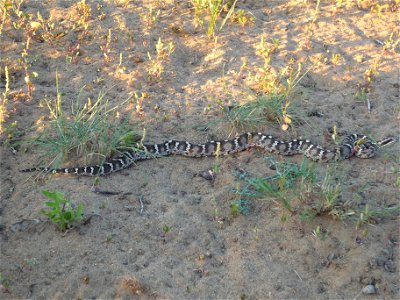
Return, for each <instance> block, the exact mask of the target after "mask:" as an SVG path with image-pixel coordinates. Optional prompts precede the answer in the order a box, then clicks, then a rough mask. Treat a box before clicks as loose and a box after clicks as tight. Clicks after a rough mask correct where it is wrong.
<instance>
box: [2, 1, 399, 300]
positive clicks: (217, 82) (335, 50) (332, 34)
mask: <svg viewBox="0 0 400 300" xmlns="http://www.w3.org/2000/svg"><path fill="white" fill-rule="evenodd" d="M88 3H89V5H90V7H91V16H90V18H89V20H88V24H89V28H88V31H89V33H90V34H89V37H88V38H86V39H85V40H84V41H83V42H82V44H81V45H80V55H79V56H76V57H75V58H74V60H73V61H72V62H71V63H69V62H67V61H66V55H67V54H68V53H74V52H73V49H74V47H76V44H77V39H78V37H79V30H71V28H72V24H73V23H74V22H75V20H74V15H73V12H74V9H75V7H76V4H75V3H74V1H54V0H48V1H43V2H41V1H26V2H25V3H24V4H23V5H22V7H21V9H22V10H24V11H25V12H28V13H31V14H32V15H33V16H36V15H37V12H38V11H40V13H41V15H42V16H43V17H44V18H48V17H49V15H50V13H51V14H52V16H53V18H54V20H55V21H56V28H59V29H63V30H66V29H68V30H69V31H68V33H67V34H66V35H65V36H61V37H60V38H58V39H55V40H54V41H53V44H50V43H48V42H42V41H40V40H32V41H31V44H30V49H29V57H30V58H31V59H32V63H31V69H30V72H36V73H37V74H38V75H39V76H38V77H36V78H33V77H32V78H31V79H32V83H33V85H34V88H35V90H34V92H33V94H32V99H31V100H28V99H27V90H26V84H25V82H24V76H25V73H24V70H23V68H22V67H21V64H18V62H17V61H18V58H19V57H20V56H21V52H22V50H23V49H24V47H25V35H24V31H23V30H19V29H15V28H13V27H12V26H11V24H9V23H7V24H6V25H5V26H4V29H3V33H2V35H1V37H0V38H1V44H0V51H1V54H0V57H1V66H2V74H1V75H2V77H1V79H0V88H1V89H2V90H4V89H5V78H4V72H3V68H4V66H6V65H7V66H8V67H9V70H10V74H11V84H10V89H11V92H12V93H13V95H14V97H13V101H9V103H8V104H7V111H8V118H7V121H6V125H7V124H11V123H12V122H14V121H17V127H18V129H20V130H25V129H28V128H29V127H30V126H32V125H34V124H35V123H36V122H37V121H38V120H39V119H40V118H41V117H42V116H43V115H46V114H47V110H46V109H45V108H43V107H42V106H41V105H40V104H41V103H42V102H41V100H42V99H44V98H48V99H51V98H55V97H56V88H55V78H56V70H58V74H59V84H60V90H61V91H62V93H63V99H64V109H65V110H66V111H68V110H70V108H71V103H72V102H73V101H75V99H76V97H77V95H78V94H79V91H80V90H81V88H82V87H83V86H84V85H85V88H84V89H83V90H82V92H81V98H82V99H86V98H87V97H92V99H93V98H95V97H96V95H97V94H98V93H99V91H101V90H102V89H103V90H104V89H106V90H107V91H108V92H107V98H108V99H110V103H112V104H113V105H118V104H120V103H122V102H123V101H124V100H126V99H127V98H128V97H130V96H132V95H133V92H135V91H136V92H139V93H141V92H143V93H146V94H147V97H146V99H145V101H144V103H143V113H142V114H141V115H140V114H138V113H136V112H135V111H134V110H132V108H129V107H125V106H124V107H122V108H121V111H120V113H121V115H122V116H124V117H126V118H129V119H131V120H132V121H142V122H143V123H142V124H144V125H143V127H145V128H146V132H147V134H146V141H148V142H162V141H164V140H167V139H170V138H174V139H189V140H191V141H195V142H202V141H206V140H209V139H211V138H227V137H228V136H230V137H232V136H234V135H235V134H236V133H239V132H236V131H235V130H232V128H231V127H230V126H229V124H224V123H222V124H221V123H219V125H218V126H216V127H213V126H211V127H210V128H209V130H208V131H201V130H198V128H199V127H201V126H203V125H204V124H210V123H212V122H214V121H216V120H219V119H220V118H221V110H220V109H219V105H231V104H234V103H245V102H246V101H249V100H252V99H255V98H256V97H257V95H259V94H260V93H261V92H262V91H259V90H257V89H256V88H254V86H253V85H252V84H251V82H250V75H249V72H253V71H254V70H257V67H262V65H263V60H262V58H261V57H260V56H259V55H257V53H256V52H257V51H256V49H257V45H259V43H260V38H261V36H262V35H263V36H264V37H265V39H266V40H268V41H270V39H271V38H274V39H278V40H279V41H280V44H279V48H278V49H277V51H276V52H275V53H274V54H273V56H272V64H273V65H274V66H276V67H281V66H285V65H287V64H289V63H294V65H296V64H297V63H298V62H302V63H303V64H304V66H311V65H312V66H313V68H312V70H311V71H310V72H309V73H308V74H307V75H306V76H305V77H304V78H303V80H302V81H301V82H300V83H299V84H298V86H297V87H296V93H295V94H294V97H295V99H293V102H296V103H297V105H298V110H299V111H301V112H303V113H304V115H307V114H309V113H310V112H312V111H313V110H318V111H319V112H321V113H322V114H323V116H322V117H317V116H312V114H309V116H308V117H306V120H305V122H304V124H301V125H296V126H295V127H294V128H293V129H292V130H289V132H288V133H285V132H283V131H281V130H280V129H279V126H272V127H270V128H266V127H263V128H260V129H259V130H262V131H264V132H267V133H270V134H274V135H277V136H280V137H282V138H289V137H295V136H299V135H301V136H303V137H308V138H310V139H312V140H314V141H316V142H318V143H321V144H322V143H324V140H323V133H324V131H325V129H326V128H328V127H331V126H333V125H335V124H336V125H337V128H338V132H339V134H341V135H343V134H347V133H352V132H361V133H365V134H369V135H371V136H373V137H374V138H377V139H378V138H382V137H385V136H393V135H397V134H398V133H399V127H398V125H399V108H400V106H399V105H400V104H399V68H398V67H399V65H400V60H399V52H398V49H397V50H396V49H391V48H390V47H388V48H387V49H385V48H384V46H383V45H382V44H381V43H384V42H385V41H387V40H388V39H389V37H390V35H391V34H392V33H393V40H396V39H399V26H398V14H399V11H398V10H397V11H396V10H395V9H394V4H393V3H394V1H386V2H383V1H381V2H376V1H358V4H357V3H356V1H347V2H346V1H343V3H342V7H339V1H337V2H335V1H321V3H320V5H319V7H317V2H316V1H238V3H237V8H240V9H243V10H245V11H246V12H248V13H249V14H251V15H253V16H254V21H253V24H249V25H246V26H244V27H243V26H241V25H239V24H237V23H230V22H229V21H228V22H227V24H226V25H225V27H224V28H223V29H222V31H221V32H220V33H218V39H217V41H215V40H213V39H208V38H207V36H206V35H205V29H202V28H195V26H194V24H193V8H192V5H191V4H189V2H187V1H165V3H164V2H163V1H161V3H158V6H157V2H156V1H100V2H98V3H96V2H91V1H88ZM377 3H380V4H382V5H384V4H388V6H387V7H386V8H387V9H386V8H385V6H383V8H382V9H381V11H380V12H379V9H378V8H379V7H378V6H376V5H377ZM100 4H101V5H100ZM389 4H390V5H389ZM151 5H153V6H154V7H155V8H154V9H155V10H158V9H159V10H160V14H159V16H158V20H157V21H156V22H155V23H154V24H153V25H152V26H148V25H149V24H147V23H146V15H148V13H149V7H150V6H151ZM153 13H154V12H153ZM109 29H111V30H112V38H111V41H110V42H111V46H110V52H109V53H108V56H109V59H108V61H106V59H105V58H104V54H103V53H102V51H101V48H100V46H102V45H104V44H105V41H106V39H107V38H106V37H107V34H108V32H109ZM159 37H161V38H162V40H163V41H165V43H168V42H171V41H172V42H173V43H174V45H175V51H174V52H173V53H172V54H171V56H170V57H169V59H167V60H166V61H165V62H164V68H165V70H164V73H163V74H162V78H161V79H156V80H154V79H150V78H149V77H148V71H147V70H148V68H149V59H148V55H147V52H150V53H151V54H152V55H153V56H154V55H155V50H154V45H155V43H156V42H157V40H158V38H159ZM71 49H72V50H71ZM120 54H121V55H122V57H123V65H124V66H125V69H124V70H122V71H121V69H120V68H119V60H120ZM335 55H339V56H336V57H339V58H340V59H338V61H337V62H335V63H333V62H332V61H333V58H334V57H335ZM244 62H246V68H243V67H242V68H241V66H243V64H244ZM374 66H376V68H375V69H376V70H373V71H374V72H373V76H371V82H368V80H367V79H366V76H365V72H367V71H368V70H371V68H373V67H374ZM367 77H368V76H367ZM363 85H366V88H367V89H368V93H367V98H368V99H369V101H370V102H371V104H372V108H371V111H370V112H369V111H368V108H367V105H366V102H365V101H359V100H357V98H356V97H355V95H356V94H357V91H359V90H360V89H361V88H362V87H363ZM154 107H157V109H154ZM34 134H35V133H34V132H31V131H28V133H27V136H32V135H34ZM22 138H24V137H22ZM5 140H6V138H5V136H3V137H2V141H3V142H4V141H5ZM17 150H18V149H17ZM398 151H399V148H398V145H397V146H393V147H391V148H388V149H387V150H385V151H384V153H381V154H380V155H379V156H378V157H376V158H374V159H370V160H359V159H351V160H349V161H344V162H341V163H340V164H339V166H338V168H339V169H340V172H341V174H343V176H344V180H343V197H345V198H346V199H345V200H352V199H354V198H355V197H356V196H357V197H361V199H362V201H361V202H362V203H361V204H360V205H361V207H362V205H365V204H366V203H370V204H371V205H378V206H379V205H386V206H393V205H396V204H397V205H398V200H399V199H398V188H397V187H396V185H395V182H396V179H397V174H396V170H397V168H398V164H397V156H398ZM267 155H268V154H266V153H262V152H261V151H256V150H254V151H248V152H244V153H240V154H236V155H234V156H229V157H223V158H220V161H219V163H220V171H219V172H218V174H217V176H216V179H215V181H214V182H213V183H210V182H209V181H207V180H205V179H204V178H202V177H200V176H196V175H197V174H198V173H200V172H202V171H206V170H208V169H210V168H211V167H212V165H213V163H214V159H213V158H202V159H190V158H184V157H168V158H164V159H157V160H150V161H145V162H142V163H138V164H137V166H135V167H133V168H130V169H127V170H124V171H122V172H119V173H115V174H113V175H111V176H107V177H104V178H101V180H100V187H101V188H102V189H105V190H111V191H118V192H121V193H120V194H119V195H114V196H112V195H111V196H110V195H109V196H105V195H99V194H96V193H93V192H92V191H91V189H92V185H93V183H94V181H93V178H89V177H74V176H50V175H49V176H45V177H41V179H40V180H35V178H36V177H35V175H36V174H34V175H32V176H31V174H27V173H20V172H18V170H20V169H23V168H26V167H32V166H36V165H37V163H38V156H37V154H36V153H35V152H34V151H32V150H30V149H28V150H27V151H25V152H24V151H14V152H13V151H12V149H11V148H10V147H8V146H7V145H6V144H2V146H1V175H0V176H1V177H0V178H1V202H0V216H1V222H0V238H1V253H0V258H1V261H0V273H1V278H0V279H1V291H0V297H1V298H2V299H7V298H38V299H46V298H60V299H63V298H78V299H83V298H85V299H87V298H92V299H95V298H103V299H104V298H125V299H128V298H132V297H141V298H155V299H161V298H167V299H168V298H169V299H185V298H186V299H196V298H203V299H205V298H207V299H210V298H211V299H222V298H229V299H239V298H240V299H268V298H269V299H288V298H300V299H353V298H355V297H357V299H398V298H399V282H400V281H399V244H398V243H399V219H398V216H396V215H394V216H393V215H392V216H386V217H382V218H378V219H377V220H376V221H377V222H375V224H371V225H368V224H366V225H364V227H363V229H362V230H365V229H367V230H368V234H366V235H362V234H361V231H362V230H358V229H356V226H355V222H354V221H350V220H349V221H347V220H346V221H344V222H341V221H338V220H334V219H332V218H330V217H327V216H325V217H323V216H321V217H317V218H315V219H314V220H312V221H309V222H303V221H300V219H299V217H298V216H297V215H292V216H289V219H288V220H287V221H286V222H282V220H281V215H282V211H283V208H282V207H280V206H278V205H276V203H275V202H273V201H271V199H263V200H253V202H252V209H251V211H250V213H249V214H248V215H241V214H240V215H238V216H236V217H234V216H233V215H232V214H231V209H230V205H231V203H232V201H234V200H235V197H236V196H235V194H234V193H233V192H232V190H233V189H234V188H235V187H236V186H237V185H238V184H240V183H241V182H240V180H239V179H238V178H236V177H235V176H234V171H235V170H237V169H243V170H245V171H246V172H248V173H250V174H253V175H264V176H265V175H272V174H273V170H270V169H269V167H268V163H267V162H266V161H265V160H264V159H263V158H264V157H265V156H267ZM273 157H274V159H275V160H278V161H285V160H290V161H292V162H296V163H300V162H301V160H302V158H301V157H294V158H285V157H277V156H273ZM65 163H66V164H68V163H70V164H71V162H65ZM317 168H318V169H319V171H320V172H321V173H323V172H324V170H326V168H327V166H326V165H323V164H319V165H318V166H317ZM393 170H394V171H393ZM44 189H47V190H53V191H54V190H57V191H60V192H62V193H64V194H65V195H66V197H67V198H68V199H70V200H71V201H73V202H74V203H79V202H81V203H83V204H84V205H85V212H94V213H96V215H94V216H93V217H92V218H91V219H90V222H87V223H86V224H80V225H79V226H77V227H75V228H74V229H72V230H70V231H68V232H67V233H61V232H60V231H58V230H57V229H56V228H55V227H54V226H53V225H51V224H50V223H48V222H40V223H36V222H34V221H32V220H37V219H41V220H44V217H43V215H42V214H41V213H40V212H41V210H42V209H43V208H44V207H45V206H44V202H45V201H46V199H45V198H44V197H43V196H42V194H41V191H42V190H44ZM360 191H361V192H360ZM141 203H143V211H141ZM24 220H25V221H24ZM318 225H319V226H321V228H325V229H326V231H327V234H326V237H325V238H324V239H318V238H316V237H315V236H313V235H312V232H313V230H314V229H315V228H316V227H317V226H318ZM165 226H168V227H169V228H170V231H169V232H167V233H165V232H164V230H163V228H165ZM368 284H371V285H374V286H375V288H376V289H377V294H373V295H366V294H360V292H361V290H362V289H363V288H364V287H365V286H367V285H368Z"/></svg>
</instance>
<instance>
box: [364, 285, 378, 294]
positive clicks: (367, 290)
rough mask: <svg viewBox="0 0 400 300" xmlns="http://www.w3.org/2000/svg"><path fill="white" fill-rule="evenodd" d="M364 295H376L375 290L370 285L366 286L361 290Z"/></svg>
mask: <svg viewBox="0 0 400 300" xmlns="http://www.w3.org/2000/svg"><path fill="white" fill-rule="evenodd" d="M362 292H363V293H364V294H376V288H375V286H373V285H372V284H369V285H367V286H366V287H364V288H363V289H362Z"/></svg>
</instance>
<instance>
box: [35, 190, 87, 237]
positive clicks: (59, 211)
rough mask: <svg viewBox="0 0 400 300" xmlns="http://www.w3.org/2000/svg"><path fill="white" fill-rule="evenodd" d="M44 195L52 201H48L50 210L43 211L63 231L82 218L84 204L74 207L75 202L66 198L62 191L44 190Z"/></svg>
mask: <svg viewBox="0 0 400 300" xmlns="http://www.w3.org/2000/svg"><path fill="white" fill-rule="evenodd" d="M42 193H43V195H44V196H46V197H47V198H49V199H51V200H52V201H48V202H46V205H47V206H48V207H49V209H50V210H48V211H43V214H44V215H45V216H46V217H48V218H49V219H50V221H51V222H52V223H54V224H55V225H56V226H57V227H58V229H60V230H61V231H66V230H67V229H68V228H71V227H72V225H73V224H74V223H75V222H77V221H79V220H81V219H82V215H83V209H84V207H83V204H81V203H80V204H78V206H77V207H74V206H73V204H72V203H71V202H70V201H69V200H67V199H65V197H64V195H63V194H62V193H60V192H49V191H46V190H45V191H42Z"/></svg>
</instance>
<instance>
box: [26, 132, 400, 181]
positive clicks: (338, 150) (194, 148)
mask: <svg viewBox="0 0 400 300" xmlns="http://www.w3.org/2000/svg"><path fill="white" fill-rule="evenodd" d="M393 142H395V139H394V138H392V137H388V138H384V139H382V140H380V141H377V142H374V141H373V140H372V139H370V138H369V137H368V136H366V135H362V134H357V133H353V134H349V135H346V136H345V137H344V138H343V139H342V141H341V143H340V144H338V145H336V147H334V148H332V149H327V148H324V147H322V146H319V145H317V144H314V143H312V142H311V141H310V140H308V139H302V138H299V139H292V140H287V141H285V140H281V139H278V138H276V137H274V136H272V135H267V134H263V133H260V132H258V133H252V132H247V133H243V134H241V135H239V136H237V137H236V138H234V139H231V140H216V141H214V140H212V141H208V142H206V143H203V144H196V143H191V142H189V141H177V140H169V141H165V142H163V143H160V144H139V145H137V147H135V148H130V149H128V150H125V151H121V152H120V153H119V154H118V155H117V156H115V157H112V158H110V159H108V160H106V161H105V162H104V163H102V164H99V165H92V166H81V167H69V168H50V167H34V168H29V169H24V170H21V172H34V171H41V172H45V173H63V174H76V175H82V176H103V175H108V174H111V173H114V172H118V171H121V170H124V169H126V168H128V167H130V166H132V165H133V164H135V163H136V162H138V161H142V160H148V159H153V158H159V157H165V156H170V155H181V156H186V157H213V156H214V157H215V156H223V155H229V154H233V153H237V152H241V151H244V150H248V149H250V148H260V149H263V150H266V151H268V152H274V153H277V154H280V155H284V156H292V155H296V154H303V155H304V156H306V157H307V158H309V159H311V160H313V161H316V162H337V161H341V160H345V159H349V158H351V157H353V156H355V157H358V158H362V159H365V158H372V157H374V156H376V154H377V153H378V150H379V148H380V147H382V146H387V145H390V144H392V143H393Z"/></svg>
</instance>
